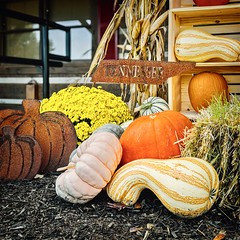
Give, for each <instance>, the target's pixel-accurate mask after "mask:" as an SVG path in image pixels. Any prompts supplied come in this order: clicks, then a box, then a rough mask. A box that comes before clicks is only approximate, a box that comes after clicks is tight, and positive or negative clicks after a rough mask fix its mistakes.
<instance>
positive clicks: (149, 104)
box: [134, 102, 153, 113]
mask: <svg viewBox="0 0 240 240" xmlns="http://www.w3.org/2000/svg"><path fill="white" fill-rule="evenodd" d="M152 105H153V104H152V103H151V102H147V103H144V104H142V105H141V106H139V107H135V108H134V113H136V112H139V111H140V110H142V109H149V108H151V107H152Z"/></svg>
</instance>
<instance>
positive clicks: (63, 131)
mask: <svg viewBox="0 0 240 240" xmlns="http://www.w3.org/2000/svg"><path fill="white" fill-rule="evenodd" d="M22 105H23V108H24V111H21V112H19V111H16V112H15V113H14V112H12V114H9V113H8V114H6V112H5V110H2V111H0V116H2V115H3V116H4V117H3V118H2V119H3V120H2V121H1V122H0V134H1V133H2V127H4V126H6V125H10V126H12V127H14V128H16V134H17V135H29V136H33V137H34V138H35V139H36V140H37V142H38V143H39V144H40V146H41V149H42V165H41V168H40V170H39V172H40V173H46V172H51V171H55V170H56V169H57V168H58V167H61V166H65V165H66V164H68V159H69V156H70V154H71V152H72V151H73V150H74V149H75V148H76V145H77V136H76V132H75V129H74V126H73V124H72V122H71V121H70V119H68V117H67V116H66V115H64V114H63V113H61V112H45V113H42V114H40V111H39V109H40V102H39V101H38V100H26V99H25V100H23V102H22ZM0 118H1V117H0Z"/></svg>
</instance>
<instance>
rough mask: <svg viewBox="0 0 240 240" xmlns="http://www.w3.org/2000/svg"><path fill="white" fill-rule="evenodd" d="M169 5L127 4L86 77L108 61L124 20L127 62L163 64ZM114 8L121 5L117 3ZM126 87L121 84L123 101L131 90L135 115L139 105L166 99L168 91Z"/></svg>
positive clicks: (142, 0) (138, 0)
mask: <svg viewBox="0 0 240 240" xmlns="http://www.w3.org/2000/svg"><path fill="white" fill-rule="evenodd" d="M165 4H166V0H160V1H158V0H123V2H122V4H121V5H120V6H119V8H118V10H117V11H116V13H115V15H114V16H113V18H112V20H111V22H110V24H109V25H108V27H107V29H106V31H105V33H104V35H103V37H102V39H101V41H100V43H99V45H98V48H97V50H96V53H95V55H94V57H93V60H92V62H91V65H90V68H89V71H88V73H87V74H86V75H87V79H88V78H89V77H90V76H91V74H92V73H93V71H94V69H95V68H96V67H97V66H98V65H99V63H100V61H101V60H102V59H104V57H105V55H106V52H107V47H108V43H109V41H110V39H111V37H112V35H113V34H114V32H115V31H116V30H117V29H120V23H121V21H122V20H123V19H125V26H126V30H124V29H120V31H121V32H122V33H123V35H124V36H125V38H126V40H125V42H124V44H122V45H119V46H118V47H119V48H120V49H121V51H122V56H124V58H127V59H140V60H157V61H161V60H163V58H164V37H165V33H166V27H164V26H162V25H163V23H164V21H165V20H166V19H167V16H168V11H164V6H165ZM114 5H115V6H116V5H117V1H116V0H115V1H114ZM164 84H166V83H164ZM123 85H124V84H121V89H122V90H123V93H122V97H126V96H128V94H127V93H126V89H129V92H130V93H129V95H130V98H129V102H128V107H129V109H130V110H131V112H132V113H133V112H134V108H135V107H136V105H141V104H142V102H143V101H144V100H146V99H147V98H148V97H150V96H161V97H163V98H164V97H165V96H163V95H164V94H165V95H166V88H165V87H162V85H161V86H158V85H149V84H145V85H139V84H131V85H130V86H129V88H126V86H123ZM164 91H165V92H164ZM123 100H125V99H123Z"/></svg>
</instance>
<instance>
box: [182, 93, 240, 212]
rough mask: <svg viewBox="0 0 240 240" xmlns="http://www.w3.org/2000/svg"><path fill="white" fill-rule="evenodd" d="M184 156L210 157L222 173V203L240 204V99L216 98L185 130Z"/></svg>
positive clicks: (220, 200)
mask: <svg viewBox="0 0 240 240" xmlns="http://www.w3.org/2000/svg"><path fill="white" fill-rule="evenodd" d="M184 144H185V148H184V149H183V150H182V155H183V156H192V157H199V158H202V159H205V160H206V161H209V162H210V163H211V164H212V165H213V166H214V167H215V169H216V171H217V172H218V174H219V180H220V186H219V196H218V203H219V206H220V207H229V208H234V209H235V207H237V208H238V209H239V207H240V196H239V189H240V179H239V178H240V101H239V100H238V99H237V97H234V96H233V97H232V100H231V101H230V102H227V101H225V102H224V103H223V102H222V100H221V99H220V98H215V99H214V100H213V101H212V102H211V104H210V105H209V107H208V108H206V109H203V110H201V111H200V114H199V117H198V118H197V120H196V122H195V123H194V127H193V128H192V129H190V130H189V131H188V132H187V133H186V137H185V139H184Z"/></svg>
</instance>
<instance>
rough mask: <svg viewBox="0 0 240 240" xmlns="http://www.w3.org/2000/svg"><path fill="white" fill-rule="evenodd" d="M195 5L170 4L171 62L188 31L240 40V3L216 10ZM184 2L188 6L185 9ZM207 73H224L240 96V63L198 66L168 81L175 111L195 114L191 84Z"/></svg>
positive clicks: (232, 91) (169, 97)
mask: <svg viewBox="0 0 240 240" xmlns="http://www.w3.org/2000/svg"><path fill="white" fill-rule="evenodd" d="M190 2H191V3H190ZM192 2H193V1H190V0H183V1H180V0H178V1H175V0H172V1H170V7H171V8H170V10H169V23H168V24H169V31H168V32H169V35H168V61H177V59H176V58H175V54H174V44H175V39H176V36H177V35H178V33H179V32H180V31H181V30H182V29H184V28H189V27H196V28H199V29H203V30H205V31H207V32H209V33H211V34H213V35H216V36H224V37H228V38H232V39H236V40H238V41H240V2H239V3H236V1H235V2H233V1H231V3H230V4H227V5H222V6H212V7H196V6H192V5H191V4H192ZM182 3H184V6H187V7H182ZM186 4H187V5H186ZM172 7H174V8H172ZM203 71H213V72H217V73H220V74H222V75H223V76H224V77H225V78H226V80H227V82H228V85H229V90H230V93H231V94H237V95H238V96H240V62H204V63H196V67H195V69H194V70H193V71H192V72H189V73H186V74H185V75H181V76H175V77H173V78H170V79H168V101H169V104H170V107H171V109H173V110H176V111H183V112H185V111H193V108H192V106H191V104H190V101H189V97H188V84H189V81H190V79H191V77H192V76H193V74H196V73H199V72H203Z"/></svg>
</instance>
